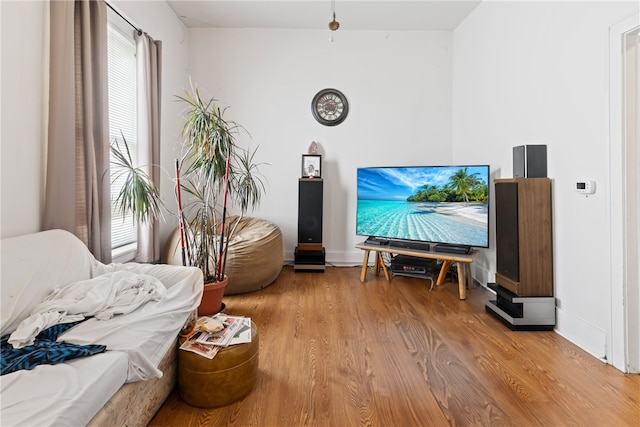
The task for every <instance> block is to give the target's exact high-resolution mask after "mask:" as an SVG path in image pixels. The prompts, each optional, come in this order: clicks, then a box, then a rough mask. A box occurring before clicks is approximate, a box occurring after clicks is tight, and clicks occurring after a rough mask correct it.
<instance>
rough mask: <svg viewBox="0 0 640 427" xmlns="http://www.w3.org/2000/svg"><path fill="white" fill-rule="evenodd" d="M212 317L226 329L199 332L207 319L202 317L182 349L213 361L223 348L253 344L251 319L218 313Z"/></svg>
mask: <svg viewBox="0 0 640 427" xmlns="http://www.w3.org/2000/svg"><path fill="white" fill-rule="evenodd" d="M212 317H213V318H214V319H217V320H219V321H220V322H221V323H222V324H223V325H224V329H222V330H220V331H218V332H215V333H209V332H205V331H201V330H198V325H199V324H202V323H203V322H204V321H206V319H207V318H206V317H201V318H200V319H198V321H196V325H195V327H194V330H193V332H192V333H191V334H190V335H188V336H187V339H186V340H185V341H184V343H182V345H181V346H180V349H182V350H185V351H191V352H193V353H196V354H199V355H201V356H204V357H206V358H208V359H213V358H214V357H215V356H216V354H218V351H220V349H221V348H223V347H227V346H229V345H235V344H244V343H249V342H251V318H249V317H242V316H228V315H226V314H224V313H218V314H216V315H214V316H212Z"/></svg>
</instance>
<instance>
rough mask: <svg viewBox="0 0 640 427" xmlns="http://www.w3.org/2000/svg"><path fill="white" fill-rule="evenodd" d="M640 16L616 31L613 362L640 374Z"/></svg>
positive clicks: (613, 73)
mask: <svg viewBox="0 0 640 427" xmlns="http://www.w3.org/2000/svg"><path fill="white" fill-rule="evenodd" d="M639 18H640V15H638V14H636V15H634V16H632V17H630V18H628V19H627V20H625V21H623V22H621V23H619V24H616V25H614V26H613V27H611V32H610V71H611V73H610V101H611V102H610V125H611V126H610V129H611V135H610V136H611V139H610V147H611V151H610V177H611V182H610V184H611V203H610V205H611V211H610V212H611V216H610V224H611V266H612V271H611V279H612V280H611V330H610V334H609V336H610V337H611V345H610V348H608V349H607V358H608V359H609V363H611V364H612V365H613V366H615V367H616V368H618V369H620V370H622V371H624V372H629V373H640V267H639V265H640V238H639V236H640V185H639V182H640V26H639V25H638V22H639Z"/></svg>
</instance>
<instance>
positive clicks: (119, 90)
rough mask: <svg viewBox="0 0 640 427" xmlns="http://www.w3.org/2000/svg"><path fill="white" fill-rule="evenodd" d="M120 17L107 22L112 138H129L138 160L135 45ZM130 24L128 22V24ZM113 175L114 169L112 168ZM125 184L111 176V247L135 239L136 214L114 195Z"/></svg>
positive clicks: (131, 35) (129, 143) (135, 160)
mask: <svg viewBox="0 0 640 427" xmlns="http://www.w3.org/2000/svg"><path fill="white" fill-rule="evenodd" d="M118 20H120V21H121V20H122V19H121V18H120V17H117V16H116V17H114V18H113V19H110V20H109V25H108V37H107V42H108V58H107V62H108V81H109V82H108V84H109V140H110V142H113V141H114V140H117V141H118V142H120V143H122V138H123V136H124V138H125V139H126V141H127V144H128V145H129V150H130V152H131V156H132V158H133V162H134V164H136V162H137V159H136V157H137V156H136V149H137V140H136V128H137V123H136V108H137V105H136V56H135V55H136V45H135V40H134V38H133V31H132V29H131V28H130V27H129V28H127V27H124V28H123V27H122V23H121V22H118ZM125 25H127V24H125ZM112 176H113V170H112ZM121 188H122V180H120V181H115V182H114V181H113V179H112V180H111V215H112V216H111V248H112V249H117V248H121V247H123V246H126V245H129V244H131V243H135V242H136V239H137V232H136V224H135V222H134V220H133V215H132V214H131V213H128V214H127V215H126V216H125V217H124V218H123V216H122V214H120V213H119V212H117V210H116V209H115V203H114V201H115V199H116V197H117V196H118V194H119V193H120V189H121Z"/></svg>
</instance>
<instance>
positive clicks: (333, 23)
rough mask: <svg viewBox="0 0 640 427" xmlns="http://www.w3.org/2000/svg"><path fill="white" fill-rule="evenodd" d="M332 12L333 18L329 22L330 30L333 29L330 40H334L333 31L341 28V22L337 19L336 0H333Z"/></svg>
mask: <svg viewBox="0 0 640 427" xmlns="http://www.w3.org/2000/svg"><path fill="white" fill-rule="evenodd" d="M331 12H332V13H333V20H332V21H331V22H329V30H331V31H332V33H331V36H330V37H329V41H330V42H333V32H334V31H337V30H338V28H340V23H339V22H338V21H336V1H335V0H331Z"/></svg>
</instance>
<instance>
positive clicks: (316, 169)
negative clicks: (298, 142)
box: [302, 154, 322, 178]
mask: <svg viewBox="0 0 640 427" xmlns="http://www.w3.org/2000/svg"><path fill="white" fill-rule="evenodd" d="M302 177H303V178H322V156H321V155H320V154H303V155H302Z"/></svg>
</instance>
